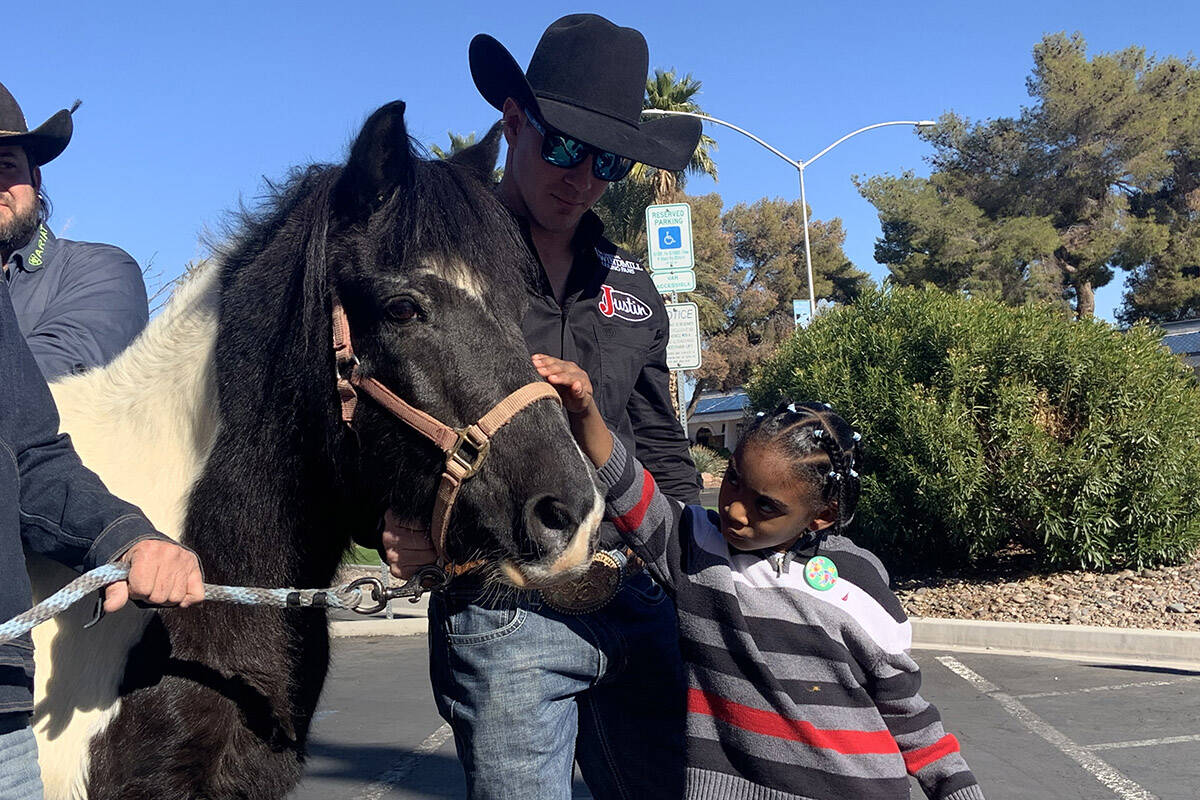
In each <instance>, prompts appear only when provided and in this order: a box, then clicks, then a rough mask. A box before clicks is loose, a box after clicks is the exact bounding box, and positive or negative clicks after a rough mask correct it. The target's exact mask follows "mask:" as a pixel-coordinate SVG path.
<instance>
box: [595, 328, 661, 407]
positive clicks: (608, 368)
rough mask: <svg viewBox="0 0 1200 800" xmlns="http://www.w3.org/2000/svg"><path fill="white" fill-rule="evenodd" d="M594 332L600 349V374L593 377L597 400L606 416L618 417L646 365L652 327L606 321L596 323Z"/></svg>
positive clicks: (651, 338)
mask: <svg viewBox="0 0 1200 800" xmlns="http://www.w3.org/2000/svg"><path fill="white" fill-rule="evenodd" d="M593 334H594V336H595V337H596V345H597V351H598V352H599V353H600V374H601V377H600V381H599V382H598V383H597V382H596V381H595V380H593V383H594V384H595V386H594V388H595V391H596V404H597V405H598V406H599V407H600V411H601V413H602V414H603V416H604V418H605V419H607V420H615V419H620V418H621V417H622V416H623V415H624V414H625V407H626V406H627V405H629V398H630V397H631V396H632V395H633V390H634V387H635V386H636V385H637V378H638V375H640V374H641V371H642V368H643V367H644V366H645V365H646V360H647V358H648V357H649V354H650V346H651V344H652V342H653V331H652V330H651V329H650V328H649V327H648V326H643V325H638V324H634V323H626V322H621V321H616V322H609V321H605V322H598V323H596V324H595V326H594V328H593Z"/></svg>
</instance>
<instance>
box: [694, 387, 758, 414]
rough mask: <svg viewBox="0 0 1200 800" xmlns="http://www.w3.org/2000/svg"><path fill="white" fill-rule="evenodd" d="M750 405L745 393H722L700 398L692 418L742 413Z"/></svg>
mask: <svg viewBox="0 0 1200 800" xmlns="http://www.w3.org/2000/svg"><path fill="white" fill-rule="evenodd" d="M749 405H750V398H749V396H748V395H747V394H746V393H745V392H723V393H721V394H718V395H712V396H709V397H701V398H700V399H699V400H698V401H696V410H695V411H693V412H692V416H693V417H698V416H700V415H701V414H728V413H729V412H731V411H743V410H745V409H746V408H747V407H749Z"/></svg>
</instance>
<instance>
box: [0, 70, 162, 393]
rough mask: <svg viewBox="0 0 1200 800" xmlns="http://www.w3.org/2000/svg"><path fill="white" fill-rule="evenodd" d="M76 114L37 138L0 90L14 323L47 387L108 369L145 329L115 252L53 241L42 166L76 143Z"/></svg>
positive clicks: (120, 253) (0, 177)
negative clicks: (66, 378) (52, 382)
mask: <svg viewBox="0 0 1200 800" xmlns="http://www.w3.org/2000/svg"><path fill="white" fill-rule="evenodd" d="M72 129H73V125H72V122H71V111H68V110H67V109H62V110H61V111H58V112H57V113H55V114H54V115H53V116H52V117H50V119H48V120H46V121H45V122H44V123H42V124H41V125H39V126H38V127H37V128H34V129H33V130H29V127H28V126H27V125H26V124H25V115H24V114H23V113H22V112H21V107H20V106H19V105H17V101H16V100H15V99H14V98H13V96H12V94H10V93H9V91H8V89H7V88H5V86H4V85H3V84H0V264H3V265H4V279H5V281H6V282H7V284H8V293H9V294H10V295H11V297H12V305H13V310H14V311H15V312H16V315H17V324H18V326H19V327H20V329H21V334H22V335H23V336H24V337H25V341H26V343H27V344H28V345H29V349H30V350H32V351H33V356H34V359H35V360H36V361H37V365H38V368H39V369H40V370H41V371H42V375H43V376H45V378H46V380H53V379H55V378H58V377H62V376H63V375H71V374H77V373H80V372H83V371H85V370H88V369H91V368H92V367H98V366H101V365H102V364H106V363H107V362H108V361H110V360H112V358H113V357H114V356H116V355H117V353H119V352H121V351H122V350H124V349H125V347H126V346H127V345H128V344H129V343H130V342H131V341H133V339H134V338H135V337H136V336H137V335H138V334H139V333H141V331H142V329H143V328H144V327H146V322H147V321H148V319H149V309H148V304H147V301H146V285H145V283H144V282H143V281H142V271H141V269H140V268H139V267H138V265H137V262H136V261H134V260H133V258H132V257H131V256H130V255H129V254H128V253H126V252H125V251H124V250H122V249H120V248H119V247H113V246H112V245H108V244H96V243H93V242H73V241H70V240H68V239H59V238H57V237H56V236H55V235H54V234H53V233H52V232H51V230H50V228H49V226H48V225H47V218H48V217H49V209H50V204H49V201H48V199H47V197H46V194H45V190H44V187H43V184H42V166H43V165H45V164H47V163H49V162H50V161H52V160H54V159H55V158H57V157H58V156H59V154H61V153H62V152H63V150H65V149H66V147H67V144H68V143H69V142H70V141H71V132H72Z"/></svg>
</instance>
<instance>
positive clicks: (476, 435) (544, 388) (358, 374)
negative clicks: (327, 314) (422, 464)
mask: <svg viewBox="0 0 1200 800" xmlns="http://www.w3.org/2000/svg"><path fill="white" fill-rule="evenodd" d="M331 292H332V295H333V354H334V361H335V364H336V368H337V390H338V396H339V397H340V398H341V405H342V421H343V422H345V423H346V424H347V425H349V426H351V427H353V421H354V411H355V409H356V408H357V407H358V392H359V391H362V392H364V393H366V394H367V395H368V396H370V397H371V399H373V400H374V401H375V402H377V403H379V405H381V406H382V407H383V408H385V409H387V410H388V411H389V412H390V413H391V414H392V415H393V416H395V417H397V418H398V419H400V420H401V421H402V422H404V423H406V424H407V425H408V426H409V427H411V428H412V429H413V430H415V431H417V432H418V433H420V434H421V435H422V436H424V437H425V438H427V439H429V440H430V441H431V442H433V443H434V444H435V445H437V447H438V449H439V450H441V451H442V452H443V453H444V454H445V459H446V460H445V465H444V467H443V469H442V479H441V483H440V484H439V485H438V491H437V499H436V500H435V501H434V505H433V519H432V520H431V525H430V533H431V534H432V537H431V538H432V541H433V548H434V550H435V551H436V552H437V554H438V563H439V564H445V562H446V534H447V531H448V530H449V527H450V515H451V514H452V513H453V511H454V502H455V500H456V499H457V498H458V491H459V489H461V488H462V484H463V483H464V482H465V481H466V480H467V479H468V478H470V477H471V476H472V475H474V474H475V473H477V472H478V471H479V469H480V467H482V466H483V462H484V461H485V460H486V459H487V456H488V452H489V451H490V449H491V443H492V437H493V436H495V435H496V432H497V431H498V430H500V428H502V427H504V425H505V424H507V423H508V422H509V421H510V420H512V418H513V417H515V416H516V415H517V414H518V413H520V412H521V411H523V410H524V409H526V408H528V407H529V406H531V405H533V404H534V403H535V402H537V401H538V400H553V401H554V402H556V403H561V402H562V401H561V400H560V399H559V397H558V393H557V392H555V391H554V389H553V388H551V386H550V384H548V383H545V382H542V381H534V382H532V383H527V384H525V385H524V386H522V387H521V388H519V389H517V390H516V391H515V392H513V393H511V394H510V395H508V396H507V397H505V398H504V399H503V400H501V401H500V402H499V403H497V404H496V405H495V406H494V407H493V408H492V409H491V410H490V411H488V412H487V413H486V414H484V415H483V416H482V417H480V418H479V420H478V421H477V422H475V423H472V424H470V425H467V426H465V427H462V428H452V427H450V426H449V425H446V424H445V423H443V422H441V421H440V420H438V419H436V418H435V417H433V416H431V415H429V414H427V413H425V412H424V411H421V410H420V409H418V408H414V407H413V406H411V405H409V404H408V403H406V402H405V401H404V400H402V399H400V397H398V396H397V395H396V393H395V392H393V391H392V390H391V389H389V388H388V387H386V386H384V385H383V384H382V383H380V382H379V381H378V380H376V379H375V378H371V377H367V376H364V375H363V374H362V371H361V369H360V366H361V365H360V363H359V360H358V357H357V356H355V355H354V345H353V343H352V342H351V340H350V321H349V320H348V319H347V317H346V310H345V308H343V307H342V303H341V300H340V299H338V296H337V292H336V291H333V290H332V289H331Z"/></svg>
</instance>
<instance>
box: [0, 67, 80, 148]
mask: <svg viewBox="0 0 1200 800" xmlns="http://www.w3.org/2000/svg"><path fill="white" fill-rule="evenodd" d="M73 129H74V125H73V124H72V122H71V112H70V111H68V110H67V109H65V108H64V109H62V110H61V111H57V112H55V113H54V115H53V116H52V117H50V119H48V120H46V121H45V122H43V123H42V124H41V125H39V126H37V127H36V128H34V129H33V130H29V126H28V125H26V124H25V115H24V114H22V113H21V107H20V106H19V105H17V101H16V99H15V98H14V97H13V96H12V93H11V92H9V91H8V89H7V88H5V86H4V84H3V83H0V145H18V146H20V147H23V148H25V152H26V153H28V154H29V159H30V160H31V161H32V162H33V163H34V164H37V165H38V166H39V167H40V166H41V165H42V164H47V163H49V162H51V161H53V160H54V159H56V158H58V156H59V154H60V153H62V151H63V150H66V149H67V143H68V142H70V141H71V131H72V130H73Z"/></svg>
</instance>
